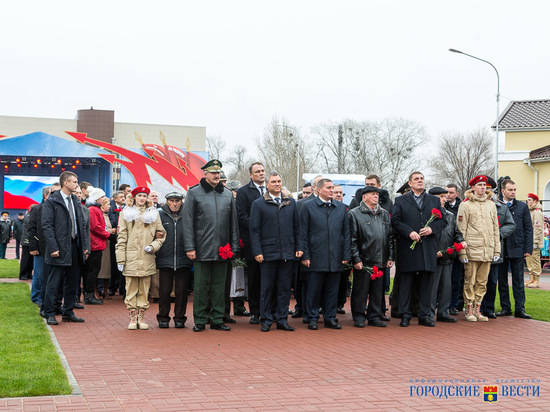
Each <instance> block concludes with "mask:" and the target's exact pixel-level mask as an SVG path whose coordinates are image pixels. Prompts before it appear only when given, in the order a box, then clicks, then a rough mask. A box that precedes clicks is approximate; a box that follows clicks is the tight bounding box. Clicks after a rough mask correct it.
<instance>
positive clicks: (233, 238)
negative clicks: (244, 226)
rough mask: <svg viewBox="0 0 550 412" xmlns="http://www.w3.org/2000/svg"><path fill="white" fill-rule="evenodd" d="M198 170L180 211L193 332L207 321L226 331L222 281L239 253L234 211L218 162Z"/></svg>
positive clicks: (207, 164) (199, 329)
mask: <svg viewBox="0 0 550 412" xmlns="http://www.w3.org/2000/svg"><path fill="white" fill-rule="evenodd" d="M202 170H203V171H204V177H203V178H202V179H201V181H200V182H199V184H198V185H196V186H193V187H192V188H190V189H189V191H188V192H187V196H186V198H185V203H184V205H183V211H182V216H183V245H184V249H185V252H186V254H187V257H188V258H189V259H191V260H192V261H194V268H195V276H194V281H195V283H194V292H193V318H194V321H195V326H194V327H193V330H194V331H195V332H201V331H203V330H204V329H205V325H206V323H207V322H208V321H210V328H211V329H218V330H224V331H228V330H230V329H231V328H230V327H229V326H227V325H225V324H224V323H223V316H224V308H225V279H226V276H227V265H228V264H229V263H230V262H229V259H231V257H233V255H234V254H235V253H237V252H238V251H239V228H238V222H237V209H236V207H235V199H234V198H233V194H232V193H231V191H230V190H229V189H226V188H225V187H224V186H223V184H222V183H221V182H220V172H221V170H222V163H221V162H220V161H219V160H216V159H212V160H210V161H209V162H208V163H206V164H205V165H204V166H203V167H202ZM209 303H210V305H209ZM209 308H210V309H209Z"/></svg>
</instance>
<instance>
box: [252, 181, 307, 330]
mask: <svg viewBox="0 0 550 412" xmlns="http://www.w3.org/2000/svg"><path fill="white" fill-rule="evenodd" d="M282 187H283V184H282V179H281V176H280V175H279V174H278V173H275V172H274V173H271V175H270V176H269V178H268V180H267V193H266V194H264V196H262V197H260V198H258V199H256V200H255V201H254V202H253V203H252V209H251V211H250V220H249V224H250V247H251V252H252V255H253V256H254V259H255V260H256V262H258V263H259V264H260V273H261V282H260V284H261V295H260V320H261V324H262V326H261V331H262V332H268V331H269V329H270V328H271V324H272V323H273V322H277V329H282V330H286V331H293V330H294V328H293V327H292V326H290V325H289V324H288V321H287V318H288V304H289V301H290V288H291V286H292V277H293V273H294V266H295V265H294V262H295V261H296V258H301V257H302V255H303V251H302V247H301V244H300V242H301V238H300V227H299V221H298V212H297V210H296V202H295V201H294V199H292V198H290V197H286V196H284V195H283V194H282V193H281V190H282ZM274 298H275V299H274ZM274 300H275V302H276V307H275V308H273V302H274Z"/></svg>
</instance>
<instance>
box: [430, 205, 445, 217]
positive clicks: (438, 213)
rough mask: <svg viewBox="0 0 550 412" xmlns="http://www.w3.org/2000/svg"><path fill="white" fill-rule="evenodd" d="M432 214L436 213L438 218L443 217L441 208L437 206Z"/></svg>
mask: <svg viewBox="0 0 550 412" xmlns="http://www.w3.org/2000/svg"><path fill="white" fill-rule="evenodd" d="M432 215H435V216H436V217H437V218H438V219H441V218H442V217H443V216H442V215H441V212H440V211H439V209H436V208H435V207H434V208H433V209H432Z"/></svg>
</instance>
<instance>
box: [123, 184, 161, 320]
mask: <svg viewBox="0 0 550 412" xmlns="http://www.w3.org/2000/svg"><path fill="white" fill-rule="evenodd" d="M148 195H149V189H148V188H146V187H137V188H135V189H134V190H132V193H131V195H128V196H127V197H126V205H127V207H125V208H124V209H123V210H122V212H121V213H120V216H119V220H118V236H117V244H116V260H117V264H118V269H119V270H120V271H121V272H122V274H123V275H124V277H125V279H126V298H125V299H124V303H125V304H126V308H127V309H128V310H129V315H130V323H129V324H128V329H132V330H133V329H149V325H147V323H145V322H144V320H143V317H144V313H145V311H146V310H147V309H148V308H149V301H148V294H149V288H150V286H151V276H152V275H154V274H155V273H156V265H155V253H156V252H157V251H158V250H159V249H160V247H161V246H162V244H163V242H164V239H165V237H166V231H165V229H164V226H162V222H161V220H160V216H159V213H158V211H157V210H156V209H155V208H154V207H152V205H151V203H150V202H148V201H147V196H148Z"/></svg>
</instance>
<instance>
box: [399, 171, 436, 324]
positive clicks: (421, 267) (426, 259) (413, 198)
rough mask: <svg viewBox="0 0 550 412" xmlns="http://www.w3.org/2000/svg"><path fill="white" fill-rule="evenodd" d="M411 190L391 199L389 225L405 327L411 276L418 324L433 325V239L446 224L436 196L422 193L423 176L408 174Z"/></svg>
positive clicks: (423, 190)
mask: <svg viewBox="0 0 550 412" xmlns="http://www.w3.org/2000/svg"><path fill="white" fill-rule="evenodd" d="M408 183H409V186H410V187H411V191H410V192H408V193H406V194H404V195H403V196H400V197H397V198H396V199H395V205H394V207H393V209H392V226H393V229H394V232H395V236H396V239H397V262H398V264H399V276H400V283H399V297H398V299H399V309H400V311H401V312H402V318H401V323H400V326H403V327H407V326H409V323H410V319H411V317H412V311H411V295H412V288H413V283H414V278H415V277H418V280H419V307H418V323H419V324H420V325H424V326H435V323H434V320H433V318H432V313H431V297H432V296H431V295H432V293H431V292H432V289H433V281H434V274H435V272H436V270H437V248H438V245H437V241H436V238H435V236H434V234H436V233H439V232H440V231H441V230H442V229H443V228H444V227H445V225H446V221H445V220H444V219H441V217H442V213H443V211H442V207H441V203H440V201H439V199H438V198H437V197H435V196H433V195H430V194H429V193H426V190H425V187H424V175H423V174H422V173H421V172H413V173H411V175H410V176H409V182H408Z"/></svg>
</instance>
